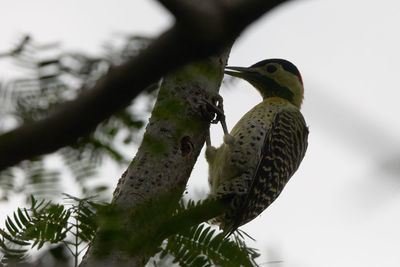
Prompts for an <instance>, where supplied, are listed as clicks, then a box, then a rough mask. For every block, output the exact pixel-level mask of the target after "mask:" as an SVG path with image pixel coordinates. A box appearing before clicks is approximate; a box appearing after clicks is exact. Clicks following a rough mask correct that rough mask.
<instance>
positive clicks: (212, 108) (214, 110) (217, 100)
mask: <svg viewBox="0 0 400 267" xmlns="http://www.w3.org/2000/svg"><path fill="white" fill-rule="evenodd" d="M203 102H204V105H201V106H200V108H201V113H202V115H203V117H204V118H205V119H206V120H207V121H209V122H210V123H213V124H217V123H218V122H220V121H221V120H224V119H225V115H224V108H223V99H222V97H221V96H220V95H218V94H216V95H215V96H213V97H211V101H210V100H205V99H204V100H203Z"/></svg>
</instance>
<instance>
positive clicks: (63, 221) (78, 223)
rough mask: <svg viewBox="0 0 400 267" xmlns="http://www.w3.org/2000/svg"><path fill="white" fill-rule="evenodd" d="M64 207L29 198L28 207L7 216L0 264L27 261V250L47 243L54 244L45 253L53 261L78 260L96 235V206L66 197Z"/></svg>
mask: <svg viewBox="0 0 400 267" xmlns="http://www.w3.org/2000/svg"><path fill="white" fill-rule="evenodd" d="M66 197H67V200H68V201H69V202H70V203H69V204H67V205H60V204H54V203H52V202H51V201H45V200H41V201H38V200H36V199H35V198H34V197H33V196H31V207H30V208H29V209H26V208H22V209H21V208H18V209H17V211H16V212H14V214H13V216H12V217H10V216H7V219H6V221H5V227H6V228H5V229H0V236H1V240H0V248H1V252H2V254H3V256H2V259H1V261H2V262H3V263H9V262H28V261H29V260H30V250H29V249H33V248H35V247H36V248H37V250H40V249H42V248H44V245H46V244H57V246H53V247H51V248H50V249H48V248H46V250H47V253H50V254H51V255H53V254H54V255H53V257H54V259H55V260H59V261H61V262H65V261H67V260H68V258H70V257H68V256H67V255H66V254H65V253H64V252H65V251H64V250H65V249H67V250H68V251H69V252H70V255H72V257H73V258H74V259H75V266H77V259H78V257H79V255H80V254H81V253H82V252H83V251H84V249H85V248H86V245H87V244H88V242H89V241H91V240H92V239H93V237H94V234H95V232H96V223H95V220H94V218H95V211H96V208H97V207H98V206H99V204H95V203H94V202H92V201H90V199H88V198H86V199H79V198H75V197H72V196H69V195H66Z"/></svg>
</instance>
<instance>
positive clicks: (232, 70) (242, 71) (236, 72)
mask: <svg viewBox="0 0 400 267" xmlns="http://www.w3.org/2000/svg"><path fill="white" fill-rule="evenodd" d="M224 72H225V73H226V74H228V75H231V76H234V77H239V78H242V79H244V78H245V77H247V76H248V74H249V73H254V72H255V70H254V69H253V68H245V67H233V66H227V67H225V71H224Z"/></svg>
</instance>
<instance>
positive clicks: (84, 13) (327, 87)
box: [0, 0, 400, 267]
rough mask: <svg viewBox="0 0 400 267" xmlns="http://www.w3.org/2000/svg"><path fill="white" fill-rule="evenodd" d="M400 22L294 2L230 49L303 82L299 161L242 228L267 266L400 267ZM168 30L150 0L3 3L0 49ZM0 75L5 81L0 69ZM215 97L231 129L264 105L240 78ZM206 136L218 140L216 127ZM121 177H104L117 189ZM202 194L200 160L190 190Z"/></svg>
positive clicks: (355, 1) (345, 7)
mask: <svg viewBox="0 0 400 267" xmlns="http://www.w3.org/2000/svg"><path fill="white" fill-rule="evenodd" d="M399 13H400V2H399V1H396V0H393V1H390V0H381V1H371V0H364V1H362V0H351V1H349V0H308V1H292V2H291V3H290V4H287V5H284V6H282V7H280V8H278V9H275V10H274V12H272V13H269V14H268V15H266V16H265V17H264V18H262V19H261V20H259V21H257V22H256V23H255V24H254V25H252V26H251V27H250V28H249V29H248V30H247V31H246V32H244V33H243V34H242V36H241V37H240V39H239V40H238V41H237V42H236V44H235V45H234V47H233V49H232V53H231V56H230V60H229V63H230V64H231V65H239V66H248V65H251V64H253V63H255V62H257V61H260V60H262V59H266V58H276V57H279V58H285V59H288V60H290V61H292V62H293V63H294V64H295V65H296V66H297V67H298V68H299V70H300V72H301V73H302V76H303V80H304V84H305V100H304V103H303V107H302V112H303V115H304V117H305V119H306V121H307V123H308V125H309V127H310V136H309V149H308V151H307V154H306V157H305V159H304V160H303V163H302V165H301V167H300V168H299V170H298V171H297V173H296V174H295V175H294V176H293V178H292V179H291V180H290V182H289V184H288V185H287V187H286V188H285V190H284V192H283V193H282V194H281V196H280V197H279V198H278V200H277V201H275V203H274V204H273V205H271V206H270V207H269V208H268V209H267V210H266V211H265V212H264V213H263V214H262V215H261V216H260V217H258V218H256V219H255V220H253V221H252V222H250V223H248V224H247V225H245V226H244V227H242V229H243V230H245V231H246V232H248V233H249V234H250V235H251V236H253V237H254V238H256V239H257V242H256V243H255V244H253V243H249V244H250V245H252V246H256V247H258V248H259V249H260V251H261V254H262V256H261V259H260V261H259V262H260V263H265V264H263V265H262V266H272V267H283V266H285V267H320V266H363V267H365V266H371V267H373V266H393V267H394V266H400V252H399V249H400V230H399V225H400V213H399V207H400V175H399V170H400V123H399V122H400V119H399V114H400V112H399V110H398V103H399V96H400V93H399V91H400V88H399V87H400V86H399V85H398V84H399V82H398V79H399V76H400V68H399V63H398V62H399V60H400V52H399V51H400V50H399V47H400V38H399V32H400V31H399V25H400V16H399ZM170 23H172V18H171V16H170V15H169V14H168V12H166V11H165V10H164V9H163V8H162V7H161V6H159V5H158V4H157V3H156V2H155V1H149V0H147V1H146V0H130V1H128V0H125V1H99V0H97V1H95V0H90V1H89V0H86V1H77V0H73V1H71V0H69V1H62V0H58V1H50V0H48V1H45V0H40V1H39V0H37V1H32V0H24V1H23V0H1V1H0V32H1V34H2V36H1V37H2V38H1V40H2V41H1V42H0V52H2V51H4V50H7V49H9V48H10V47H12V45H13V43H14V42H15V40H17V38H18V37H20V36H22V35H23V34H25V33H29V34H31V35H32V36H33V37H34V38H35V39H36V40H37V41H41V42H44V43H45V42H53V41H60V42H61V43H62V44H63V47H64V48H66V49H74V50H84V51H87V52H90V53H98V52H100V51H101V44H102V43H104V41H108V40H110V38H112V36H113V34H117V33H139V34H149V35H152V36H156V35H157V34H158V33H160V32H162V31H163V30H164V29H166V28H167V27H168V26H169V25H170ZM0 73H2V74H1V75H0V80H3V77H5V76H7V75H6V73H7V68H5V67H2V65H0ZM221 94H222V96H223V97H224V99H225V112H226V116H227V123H228V127H229V128H230V129H231V128H232V127H233V125H234V124H235V123H236V122H237V121H238V120H239V118H240V117H241V116H242V115H243V114H244V113H245V112H246V111H248V110H249V109H250V108H251V107H253V106H254V105H256V104H257V103H258V102H260V101H261V97H260V96H259V95H258V93H257V92H256V91H255V90H254V89H253V88H251V86H250V85H249V84H247V83H246V82H242V81H237V82H235V83H234V84H233V85H231V86H229V87H226V86H225V87H224V88H222V90H221ZM244 100H245V101H244ZM211 138H212V142H213V144H219V143H221V142H222V131H221V128H220V126H217V127H212V137H211ZM132 156H133V154H132ZM120 171H121V170H112V171H110V173H113V174H112V175H113V177H111V178H113V179H114V185H115V184H116V181H117V178H118V177H119V175H120ZM105 178H107V179H108V180H110V177H105ZM207 190H208V189H207V164H206V162H205V160H204V153H203V154H202V155H201V156H200V157H199V161H198V163H197V164H196V166H195V169H194V172H193V174H192V176H191V178H190V186H189V192H190V193H191V194H193V193H195V192H202V193H203V194H206V192H207ZM196 196H197V195H196ZM3 219H4V214H2V215H1V216H0V221H3ZM274 261H279V262H277V263H274ZM266 262H270V263H269V264H266Z"/></svg>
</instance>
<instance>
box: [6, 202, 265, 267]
mask: <svg viewBox="0 0 400 267" xmlns="http://www.w3.org/2000/svg"><path fill="white" fill-rule="evenodd" d="M65 196H66V201H67V203H66V204H65V205H61V204H54V203H52V202H50V201H44V200H42V201H38V200H36V199H35V198H34V197H31V207H30V208H28V209H26V208H18V209H17V211H16V212H14V214H13V216H8V217H7V219H6V221H5V229H0V237H1V239H0V251H1V252H2V253H3V257H2V262H3V263H10V262H15V263H24V262H25V263H29V262H31V261H32V260H31V256H30V255H31V253H32V249H34V248H36V249H37V250H40V251H43V250H44V251H45V254H44V255H46V256H47V257H48V256H49V255H50V256H51V257H52V258H53V260H54V261H56V262H58V263H65V262H71V258H72V261H73V262H74V266H78V258H79V255H80V254H82V253H83V252H84V251H85V249H86V247H87V244H88V243H89V242H90V241H91V240H92V239H93V237H94V236H95V233H96V230H97V228H98V226H99V224H108V225H110V227H112V228H114V231H113V235H112V237H110V238H109V239H107V240H104V241H107V242H103V243H102V244H103V245H102V246H104V247H102V248H101V249H105V250H107V251H110V250H111V249H112V248H109V246H110V243H115V242H117V243H119V244H124V246H126V247H125V249H126V250H128V251H129V250H130V248H129V246H130V245H133V243H130V241H129V240H130V239H129V238H127V235H126V234H124V233H123V232H120V233H119V232H118V229H120V226H119V225H116V224H115V223H116V222H119V218H120V213H119V212H116V213H114V215H113V216H110V214H111V213H110V210H113V209H112V205H109V204H102V203H101V204H99V203H95V202H93V201H92V199H90V198H85V199H79V198H76V197H73V196H70V195H65ZM164 203H165V202H164ZM164 205H167V204H166V203H165V204H164ZM196 205H201V204H200V202H198V203H195V202H194V201H189V202H188V203H187V204H185V203H184V202H183V201H180V202H179V205H178V207H177V209H176V212H175V213H174V215H175V216H178V215H179V214H180V213H184V212H185V211H186V210H188V209H191V208H195V207H196ZM154 211H157V209H155V210H154ZM154 216H156V215H154ZM188 221H191V218H188ZM161 227H162V226H161ZM176 228H177V227H176ZM110 230H113V229H110ZM173 232H174V233H175V234H173V235H171V236H169V237H168V238H166V239H165V240H164V241H163V242H162V243H161V245H160V246H158V244H160V243H159V241H158V240H157V238H150V240H146V242H145V243H147V244H152V245H153V246H158V248H157V249H155V250H154V251H153V252H154V254H156V255H154V257H153V258H152V259H151V260H150V262H152V263H153V264H154V266H163V264H165V262H166V259H168V258H170V259H171V260H172V263H177V264H179V265H180V266H257V264H256V262H255V259H256V258H257V257H258V256H259V254H258V252H257V250H255V249H254V248H249V247H247V246H246V244H245V242H244V236H243V234H242V232H239V231H236V232H235V233H234V234H233V236H231V237H230V238H226V237H225V234H224V233H221V232H219V231H218V232H219V233H217V230H216V229H215V227H212V226H207V225H206V224H204V223H202V224H199V225H195V226H192V227H183V228H182V227H180V228H179V229H174V231H173ZM111 239H112V240H111ZM46 245H47V246H46ZM49 245H50V249H49ZM66 252H69V253H66ZM42 258H43V256H42V257H41V258H39V260H41V259H42ZM35 264H36V263H35ZM169 266H170V265H169Z"/></svg>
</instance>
